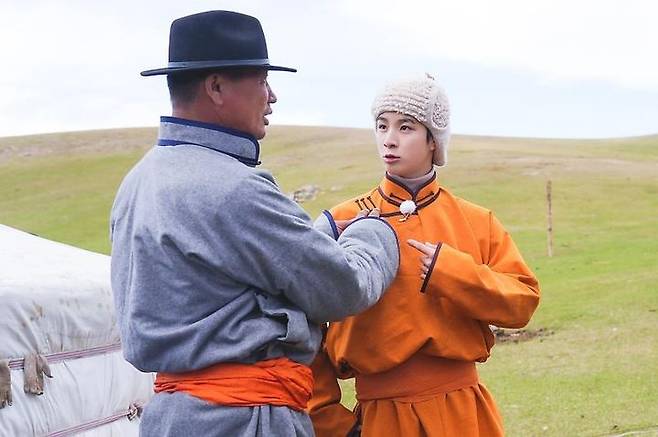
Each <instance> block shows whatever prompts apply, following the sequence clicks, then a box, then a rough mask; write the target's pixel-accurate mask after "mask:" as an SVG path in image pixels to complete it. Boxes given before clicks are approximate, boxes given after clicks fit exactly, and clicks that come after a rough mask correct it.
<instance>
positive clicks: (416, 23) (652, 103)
mask: <svg viewBox="0 0 658 437" xmlns="http://www.w3.org/2000/svg"><path fill="white" fill-rule="evenodd" d="M211 9H229V10H236V11H239V12H244V13H248V14H250V15H254V16H256V17H258V18H259V19H260V21H261V23H262V25H263V28H264V30H265V34H266V36H267V40H268V48H269V56H270V61H271V62H272V63H273V64H278V65H286V66H293V67H297V68H298V69H299V72H298V73H296V74H292V73H284V72H272V73H271V74H270V82H271V84H272V87H273V89H274V91H275V92H276V93H277V95H278V98H279V102H278V103H276V104H275V105H274V107H273V109H274V114H273V115H272V116H271V117H270V121H271V123H272V124H306V125H309V124H310V125H330V126H354V127H370V126H371V124H372V123H371V120H370V114H369V109H370V103H371V101H372V98H373V96H374V94H375V93H376V91H377V90H378V89H379V88H380V87H381V86H382V85H383V84H384V83H385V82H386V81H389V80H392V79H396V78H398V77H401V76H407V75H409V74H412V73H419V72H429V73H431V74H432V75H434V76H435V77H436V78H437V79H438V80H439V81H440V82H441V83H442V84H443V86H444V88H446V90H447V92H448V95H449V97H450V100H451V104H452V110H453V111H452V123H453V132H455V133H464V134H489V135H508V136H533V137H581V138H582V137H616V136H631V135H643V134H652V133H658V56H657V55H656V52H658V26H657V25H656V17H658V2H656V1H655V0H619V1H613V0H550V1H549V0H532V1H528V0H500V1H491V0H452V1H443V0H428V1H419V0H406V1H402V0H398V1H387V0H380V1H373V0H358V1H354V0H352V1H349V0H332V1H296V0H295V1H286V0H277V1H273V0H270V1H205V0H195V1H180V0H179V1H170V0H160V1H154V0H147V1H135V0H132V1H127V0H113V1H105V2H98V1H88V0H61V1H43V0H29V1H22V0H0V136H7V135H20V134H28V133H41V132H55V131H69V130H82V129H96V128H106V127H131V126H155V125H156V124H157V121H158V116H159V115H167V114H169V112H170V108H169V101H168V94H167V90H166V80H165V79H164V77H162V76H156V77H151V78H142V77H140V76H139V71H141V70H145V69H150V68H159V67H163V66H166V63H167V44H168V33H169V26H170V24H171V21H172V20H173V19H175V18H177V17H180V16H183V15H188V14H191V13H195V12H202V11H206V10H211Z"/></svg>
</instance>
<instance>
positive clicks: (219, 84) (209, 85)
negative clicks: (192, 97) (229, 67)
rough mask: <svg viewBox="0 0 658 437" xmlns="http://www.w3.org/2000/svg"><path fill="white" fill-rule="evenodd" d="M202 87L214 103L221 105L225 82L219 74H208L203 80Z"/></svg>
mask: <svg viewBox="0 0 658 437" xmlns="http://www.w3.org/2000/svg"><path fill="white" fill-rule="evenodd" d="M203 87H204V91H205V93H206V95H207V96H208V97H209V98H210V100H212V101H213V103H214V104H216V105H222V104H223V103H224V92H225V88H226V83H225V80H224V78H223V77H222V76H221V75H220V74H217V73H213V74H209V75H208V76H207V77H206V79H205V80H204V81H203Z"/></svg>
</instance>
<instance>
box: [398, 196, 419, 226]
mask: <svg viewBox="0 0 658 437" xmlns="http://www.w3.org/2000/svg"><path fill="white" fill-rule="evenodd" d="M414 211H416V204H415V203H414V201H413V200H405V201H404V202H402V203H401V204H400V212H401V213H402V218H401V219H400V221H401V222H404V221H406V220H407V219H408V218H409V216H410V215H411V214H413V213H414Z"/></svg>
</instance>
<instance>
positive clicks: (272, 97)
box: [267, 82, 276, 104]
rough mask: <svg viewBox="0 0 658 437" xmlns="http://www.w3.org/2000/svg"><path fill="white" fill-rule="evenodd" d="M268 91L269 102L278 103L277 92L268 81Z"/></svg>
mask: <svg viewBox="0 0 658 437" xmlns="http://www.w3.org/2000/svg"><path fill="white" fill-rule="evenodd" d="M267 93H268V99H267V103H270V104H272V103H276V94H274V91H272V87H270V84H269V82H268V84H267Z"/></svg>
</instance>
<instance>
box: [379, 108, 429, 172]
mask: <svg viewBox="0 0 658 437" xmlns="http://www.w3.org/2000/svg"><path fill="white" fill-rule="evenodd" d="M375 139H376V141H377V151H378V152H379V157H380V158H381V160H382V161H383V162H384V168H385V169H386V171H387V172H388V173H389V174H392V175H396V176H401V177H404V178H417V177H420V176H423V175H425V174H427V173H429V171H430V170H431V169H432V154H433V153H434V149H435V148H436V144H435V143H434V140H433V139H431V140H429V141H428V140H427V128H426V127H425V126H423V125H422V124H421V123H420V122H418V121H417V120H416V119H415V118H413V117H411V116H409V115H405V114H400V113H397V112H384V113H382V114H381V115H380V116H379V117H378V118H377V120H376V121H375Z"/></svg>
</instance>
